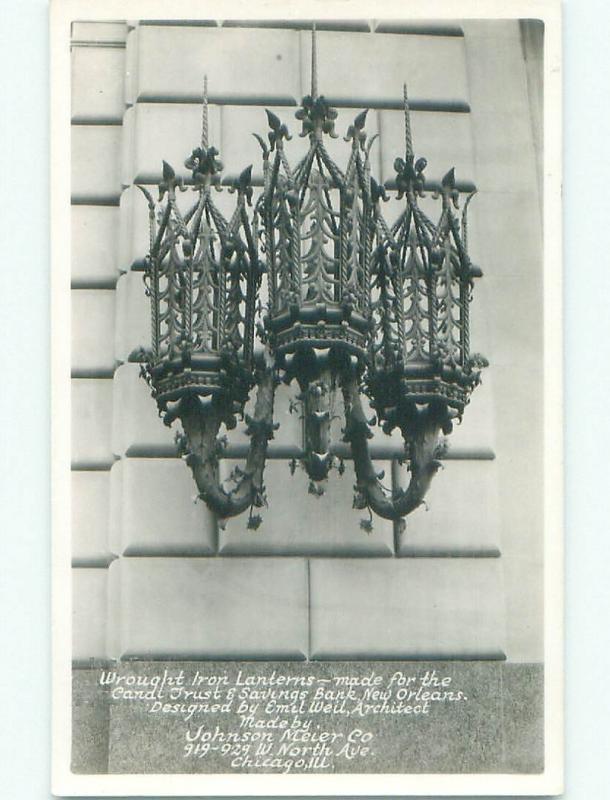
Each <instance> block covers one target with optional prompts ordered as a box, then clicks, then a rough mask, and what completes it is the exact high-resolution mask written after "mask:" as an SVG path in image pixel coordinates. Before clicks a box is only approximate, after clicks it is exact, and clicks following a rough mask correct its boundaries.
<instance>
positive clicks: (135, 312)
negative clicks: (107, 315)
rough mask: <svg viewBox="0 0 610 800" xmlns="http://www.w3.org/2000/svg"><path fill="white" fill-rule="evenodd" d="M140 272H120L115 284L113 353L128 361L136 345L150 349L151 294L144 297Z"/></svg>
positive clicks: (118, 359) (118, 358)
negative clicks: (122, 273) (115, 321)
mask: <svg viewBox="0 0 610 800" xmlns="http://www.w3.org/2000/svg"><path fill="white" fill-rule="evenodd" d="M142 277H143V276H142V273H141V272H127V273H125V274H124V275H121V277H120V278H119V280H118V281H117V286H116V320H117V324H116V333H115V348H114V350H115V356H116V359H117V361H119V362H123V361H127V359H128V358H129V354H130V353H131V352H132V351H133V350H136V349H137V348H139V347H144V348H145V349H150V346H151V328H150V298H149V297H146V294H145V287H144V282H143V280H142Z"/></svg>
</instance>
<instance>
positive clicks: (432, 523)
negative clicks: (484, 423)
mask: <svg viewBox="0 0 610 800" xmlns="http://www.w3.org/2000/svg"><path fill="white" fill-rule="evenodd" d="M409 478H410V473H409V472H408V469H407V467H406V466H403V467H397V468H396V483H397V484H398V485H399V486H401V487H402V488H406V486H407V485H408V483H409ZM405 523H406V527H405V530H404V532H403V533H402V534H401V535H400V536H399V546H398V555H401V556H488V557H489V556H492V557H493V556H498V555H500V548H501V520H500V505H499V492H498V468H497V463H496V462H495V461H475V460H468V461H445V463H444V469H441V470H439V472H438V473H437V474H436V476H435V477H434V480H433V481H432V484H431V486H430V489H429V490H428V492H427V494H426V498H425V503H424V504H422V505H421V506H420V507H419V508H417V509H416V510H415V511H413V512H412V513H411V514H409V516H408V517H406V518H405Z"/></svg>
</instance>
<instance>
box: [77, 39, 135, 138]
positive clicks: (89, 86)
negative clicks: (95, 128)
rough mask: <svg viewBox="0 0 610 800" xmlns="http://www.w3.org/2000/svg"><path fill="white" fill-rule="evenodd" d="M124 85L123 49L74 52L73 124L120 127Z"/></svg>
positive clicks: (94, 48)
mask: <svg viewBox="0 0 610 800" xmlns="http://www.w3.org/2000/svg"><path fill="white" fill-rule="evenodd" d="M124 85H125V50H124V49H123V48H117V47H91V46H88V47H78V46H75V47H73V48H72V122H78V123H81V124H82V123H83V122H91V123H94V124H95V123H97V124H98V125H99V124H101V123H105V124H108V123H120V122H121V120H122V119H123V112H124V110H125V100H124Z"/></svg>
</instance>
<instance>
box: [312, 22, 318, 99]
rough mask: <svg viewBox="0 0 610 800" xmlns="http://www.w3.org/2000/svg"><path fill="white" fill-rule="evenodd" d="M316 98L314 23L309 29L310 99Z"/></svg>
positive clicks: (316, 69) (316, 64) (316, 70)
mask: <svg viewBox="0 0 610 800" xmlns="http://www.w3.org/2000/svg"><path fill="white" fill-rule="evenodd" d="M317 96H318V54H317V50H316V23H315V22H314V23H313V25H312V27H311V99H312V100H315V99H316V98H317Z"/></svg>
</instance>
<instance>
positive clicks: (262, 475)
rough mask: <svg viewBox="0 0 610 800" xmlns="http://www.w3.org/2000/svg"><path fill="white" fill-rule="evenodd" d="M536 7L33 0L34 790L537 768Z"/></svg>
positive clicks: (555, 271)
mask: <svg viewBox="0 0 610 800" xmlns="http://www.w3.org/2000/svg"><path fill="white" fill-rule="evenodd" d="M560 25H561V21H560V5H559V3H558V2H550V1H549V2H545V1H544V0H541V1H540V2H513V3H501V2H493V1H492V0H488V2H482V3H481V2H476V3H475V2H468V0H466V1H465V2H462V3H459V4H458V3H455V2H436V3H432V4H431V3H424V2H419V1H417V0H413V2H393V1H392V2H390V1H389V0H388V1H387V2H381V3H375V4H373V3H371V2H361V1H359V0H353V2H352V1H351V0H350V2H332V1H331V2H325V3H323V4H322V3H314V2H309V3H298V4H290V5H287V4H282V3H280V2H277V1H276V0H270V1H269V2H264V3H263V2H260V3H259V2H256V3H248V4H245V3H233V2H231V3H229V2H214V3H213V2H197V3H194V2H187V1H186V0H185V2H175V3H172V4H169V3H165V2H154V0H150V2H146V1H145V0H126V1H125V2H120V3H119V2H112V1H111V2H74V1H71V0H54V1H53V2H52V3H51V47H52V65H51V69H52V72H51V80H52V135H53V154H52V181H51V183H52V209H53V223H52V231H53V243H52V246H53V274H52V292H53V361H54V363H53V419H54V431H53V458H54V464H53V470H54V474H53V515H54V517H53V519H54V596H53V603H54V607H53V619H54V656H53V665H54V693H53V705H54V730H53V737H54V738H53V791H54V792H55V793H56V794H58V795H79V796H92V795H95V796H104V795H122V796H133V795H140V796H142V795H144V796H147V795H154V796H163V795H173V796H178V795H181V796H188V795H198V796H202V795H203V796H204V795H215V796H218V795H233V796H236V795H247V796H251V795H252V796H253V795H268V796H272V795H295V794H298V795H301V796H304V795H320V794H324V795H357V796H366V795H414V794H418V795H435V794H436V795H464V794H468V795H471V796H472V795H502V794H511V795H520V794H526V795H530V796H531V795H537V794H538V795H544V794H546V795H548V794H557V793H559V792H560V791H561V790H562V780H563V709H562V687H563V667H562V656H561V653H562V613H563V612H562V603H563V599H562V588H561V587H562V553H563V546H562V535H563V532H562V502H563V501H562V495H561V486H562V471H561V470H562V467H561V464H562V453H561V443H560V441H558V439H557V437H556V436H554V435H553V434H552V432H553V431H557V430H561V425H562V416H561V415H562V411H561V359H562V351H561V319H562V309H561V251H560V244H559V243H560V241H561V236H560V235H558V233H559V231H560V224H561V212H560V186H561V161H560V153H561V132H560V120H561V106H560V103H561V91H560V87H561V52H560V38H561V29H560ZM550 233H553V236H551V235H550Z"/></svg>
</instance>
